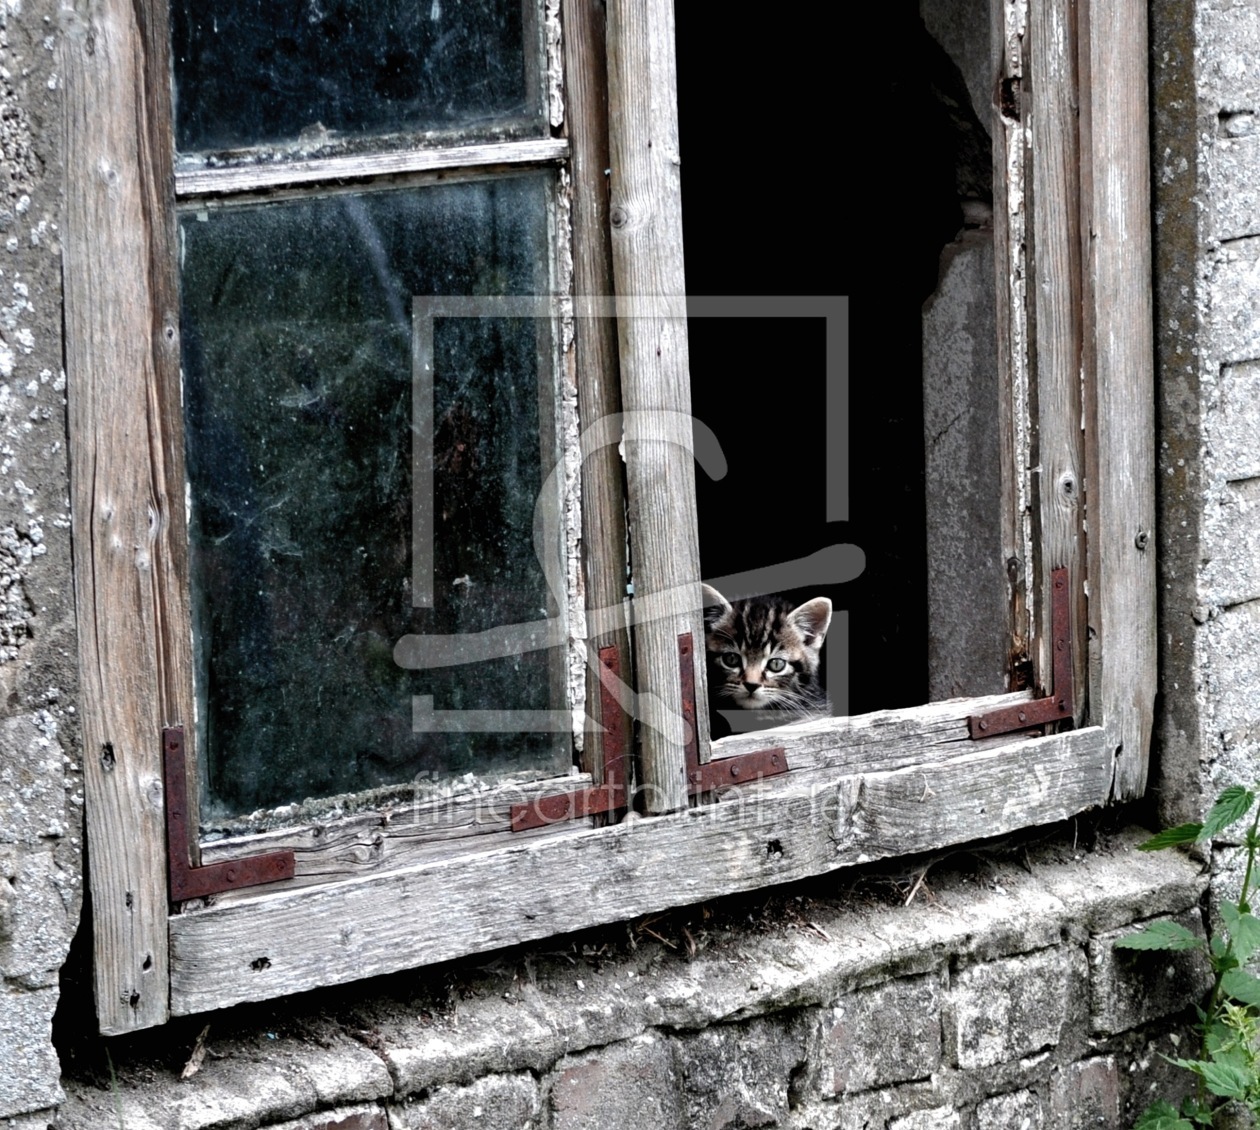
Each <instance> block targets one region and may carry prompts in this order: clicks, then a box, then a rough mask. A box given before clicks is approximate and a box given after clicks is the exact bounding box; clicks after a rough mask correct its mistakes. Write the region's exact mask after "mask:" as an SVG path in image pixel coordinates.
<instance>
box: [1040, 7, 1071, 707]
mask: <svg viewBox="0 0 1260 1130" xmlns="http://www.w3.org/2000/svg"><path fill="white" fill-rule="evenodd" d="M1028 11H1029V19H1028V22H1029V27H1028V48H1029V70H1030V72H1031V73H1030V80H1031V83H1032V102H1033V105H1032V115H1031V118H1032V120H1031V123H1030V126H1031V132H1032V178H1033V192H1032V237H1033V238H1032V262H1031V276H1032V285H1031V287H1030V294H1031V300H1032V306H1033V309H1032V315H1033V319H1034V332H1033V346H1032V354H1031V356H1032V363H1033V379H1034V381H1035V383H1036V440H1035V443H1036V460H1035V463H1033V464H1030V465H1033V466H1036V467H1038V468H1039V474H1038V476H1037V478H1036V479H1035V481H1034V499H1035V505H1036V506H1037V511H1038V514H1037V521H1038V525H1039V533H1040V537H1039V554H1038V558H1039V560H1038V567H1037V571H1036V576H1035V584H1036V592H1037V598H1036V601H1035V604H1034V612H1035V615H1036V617H1037V619H1036V628H1035V631H1036V639H1035V640H1034V656H1035V666H1036V674H1037V680H1038V683H1039V684H1040V685H1041V686H1043V687H1048V686H1049V685H1050V682H1051V667H1052V661H1051V631H1050V573H1051V570H1052V569H1057V568H1060V567H1066V568H1067V569H1068V570H1069V585H1068V591H1069V592H1070V593H1071V594H1072V635H1073V639H1074V640H1076V641H1078V646H1077V647H1076V648H1075V650H1074V653H1073V664H1072V667H1073V675H1074V681H1075V684H1076V686H1077V687H1079V688H1081V689H1082V690H1083V689H1084V686H1085V648H1084V647H1083V646H1079V641H1083V640H1084V639H1085V584H1084V582H1085V556H1084V546H1083V533H1084V523H1083V516H1084V491H1085V482H1084V480H1085V453H1084V437H1083V436H1082V434H1081V357H1082V349H1083V338H1082V334H1083V327H1082V320H1081V285H1082V280H1081V238H1080V221H1081V217H1080V205H1079V201H1080V152H1079V136H1078V130H1077V88H1078V82H1077V58H1076V51H1077V27H1076V6H1075V4H1074V3H1073V2H1072V0H1030V2H1029V10H1028ZM1055 689H1056V690H1059V689H1061V688H1055ZM1083 698H1084V696H1083V695H1079V694H1078V695H1077V698H1076V701H1077V703H1078V711H1077V717H1078V720H1079V716H1080V707H1081V706H1083Z"/></svg>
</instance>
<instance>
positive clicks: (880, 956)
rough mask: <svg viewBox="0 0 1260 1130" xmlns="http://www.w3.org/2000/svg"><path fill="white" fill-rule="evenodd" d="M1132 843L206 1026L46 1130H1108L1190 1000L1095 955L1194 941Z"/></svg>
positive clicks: (1059, 844) (1157, 1077)
mask: <svg viewBox="0 0 1260 1130" xmlns="http://www.w3.org/2000/svg"><path fill="white" fill-rule="evenodd" d="M1143 835H1144V833H1142V832H1139V831H1133V832H1129V833H1125V834H1123V835H1120V836H1118V837H1115V838H1109V839H1105V840H1103V841H1101V842H1100V844H1099V846H1098V848H1097V849H1096V850H1094V851H1092V852H1089V853H1086V852H1083V851H1072V850H1071V848H1070V840H1069V839H1066V838H1065V839H1063V840H1062V841H1053V842H1051V843H1049V844H1047V845H1043V846H1042V847H1040V848H1038V849H1035V850H1032V851H1031V852H1029V853H1028V854H1027V855H1020V856H1019V857H1018V859H1017V858H1016V857H1015V856H1002V855H987V856H982V857H981V858H983V859H984V860H985V863H984V867H983V869H982V871H981V872H980V873H979V874H980V875H982V876H983V877H978V873H977V872H976V871H974V870H970V869H960V870H955V871H951V870H950V869H949V867H948V864H944V863H943V864H941V865H939V866H938V867H937V868H934V869H933V870H932V871H931V872H930V873H929V878H928V881H927V883H926V885H925V890H923V891H921V892H920V895H919V896H918V897H916V900H915V902H914V903H913V904H912V905H910V906H904V905H902V897H901V896H897V897H895V898H887V897H883V898H872V897H871V895H870V894H863V895H854V894H852V893H850V894H849V895H847V896H845V897H837V896H835V895H834V894H833V895H831V896H827V895H825V894H824V893H823V892H824V891H825V890H826V887H827V885H826V884H823V883H817V884H807V885H805V886H803V887H802V888H800V893H799V894H796V895H793V894H792V893H790V892H789V893H783V894H780V895H778V896H775V897H776V898H777V899H778V900H779V902H778V903H775V904H774V905H772V906H771V907H770V908H768V909H767V910H765V911H764V912H762V917H761V918H760V919H759V920H756V921H754V922H753V923H752V926H753V927H754V928H752V929H748V930H744V931H738V930H732V929H730V928H729V926H728V925H727V924H720V925H719V926H715V927H713V928H712V929H711V930H708V931H706V930H704V929H702V928H701V927H699V926H694V924H693V929H694V933H695V936H696V938H697V939H698V943H699V948H698V951H697V952H696V953H695V955H694V956H693V957H691V958H690V959H688V958H687V957H686V956H683V955H682V954H680V953H679V952H676V951H673V950H671V949H669V948H668V947H667V946H665V945H662V944H661V943H660V942H658V941H655V940H653V939H651V937H650V935H647V934H643V935H641V936H640V940H639V941H638V942H637V943H636V944H630V943H629V942H628V940H627V936H626V934H625V931H624V928H622V929H621V931H620V933H619V932H618V931H615V930H610V931H605V932H595V934H593V935H591V936H589V937H584V940H582V941H580V942H577V943H572V944H571V945H570V947H569V948H568V949H566V950H561V951H559V952H557V951H556V950H555V949H554V948H553V949H552V951H551V952H547V951H545V950H530V951H517V952H515V953H512V954H509V955H506V956H504V957H502V958H500V959H497V960H495V961H493V962H492V963H491V965H490V966H489V967H481V968H478V967H477V966H476V965H475V964H473V963H461V964H459V965H456V966H451V967H444V968H443V969H442V970H440V971H437V972H436V974H435V977H436V979H437V980H438V981H439V982H444V983H445V984H447V985H448V986H449V991H448V993H447V995H446V996H445V997H444V998H443V999H433V998H426V1000H427V1003H426V1004H425V1005H423V1006H421V1005H420V1004H418V1003H417V1000H416V999H415V998H414V997H413V996H409V995H408V993H407V992H404V991H403V990H401V989H399V988H398V983H397V982H391V984H393V985H394V986H395V989H394V992H393V994H391V993H390V992H388V991H385V990H380V991H379V992H378V994H377V995H375V996H371V995H364V996H363V998H362V1000H360V1001H357V1002H356V1004H355V1005H354V1007H353V1008H352V1009H350V1010H349V1011H350V1015H349V1016H347V1015H346V1013H347V1007H346V1005H345V1003H344V1001H343V1002H342V1003H341V1004H339V1005H338V1006H337V1007H331V1006H326V1005H324V1004H321V1003H319V1002H318V1001H317V1002H316V1003H313V1004H306V1005H303V1004H302V1003H301V1002H291V1004H289V1005H286V1006H285V1008H284V1010H283V1013H282V1015H283V1018H284V1025H283V1030H282V1031H274V1030H271V1029H269V1028H267V1027H266V1025H265V1023H264V1024H262V1025H261V1026H255V1027H252V1028H246V1029H244V1030H242V1029H241V1028H240V1027H239V1026H236V1027H235V1028H226V1030H225V1031H224V1032H223V1033H222V1034H216V1026H217V1022H216V1021H215V1020H214V1018H210V1020H211V1034H210V1036H209V1038H208V1041H207V1054H206V1057H205V1059H204V1061H203V1063H202V1066H201V1068H200V1070H199V1071H198V1072H197V1073H196V1075H194V1076H193V1077H192V1078H190V1079H187V1080H181V1079H180V1078H179V1074H180V1068H181V1067H182V1064H183V1062H184V1060H185V1059H186V1057H187V1053H188V1050H189V1049H190V1047H191V1044H192V1042H193V1039H194V1037H195V1035H196V1034H197V1031H198V1030H199V1024H192V1025H183V1026H180V1025H175V1026H173V1028H172V1030H171V1032H170V1033H167V1034H164V1035H163V1037H162V1040H163V1043H164V1044H165V1045H166V1046H167V1048H168V1049H169V1047H170V1042H171V1040H172V1039H174V1041H175V1043H176V1045H177V1046H176V1047H175V1048H174V1049H173V1050H168V1051H167V1053H166V1054H165V1055H164V1056H157V1055H155V1053H154V1050H153V1045H152V1044H151V1043H150V1044H149V1045H144V1046H138V1047H136V1048H135V1049H133V1050H132V1052H131V1059H130V1061H126V1062H124V1061H118V1062H116V1064H115V1068H116V1071H115V1075H114V1076H112V1077H111V1076H109V1075H108V1074H107V1073H104V1072H102V1071H100V1070H97V1071H96V1073H95V1075H93V1074H92V1073H91V1072H86V1073H80V1075H79V1076H77V1077H74V1078H70V1079H68V1080H67V1081H66V1088H67V1091H68V1098H67V1100H66V1102H65V1103H64V1104H63V1106H62V1107H61V1109H60V1112H59V1121H58V1123H57V1125H58V1127H59V1130H95V1128H97V1127H104V1126H107V1125H110V1123H109V1122H108V1121H107V1120H108V1119H109V1118H110V1117H111V1115H116V1111H117V1110H118V1109H121V1110H122V1112H123V1115H124V1118H125V1124H126V1126H127V1127H128V1128H132V1130H245V1128H246V1127H250V1128H253V1127H256V1126H264V1127H285V1128H286V1130H299V1128H300V1130H323V1128H324V1126H325V1125H328V1126H333V1127H335V1126H339V1123H338V1119H341V1120H347V1119H351V1118H353V1119H358V1120H359V1121H360V1122H363V1121H364V1120H365V1119H370V1118H373V1117H379V1118H381V1119H386V1120H387V1123H382V1125H385V1124H387V1125H388V1126H389V1127H390V1130H421V1128H424V1130H429V1128H430V1127H432V1128H438V1127H441V1128H443V1130H499V1128H500V1127H502V1128H504V1130H507V1128H517V1127H530V1128H532V1130H623V1128H624V1130H630V1128H635V1130H642V1128H645V1127H651V1128H652V1130H689V1128H691V1127H705V1128H711V1130H738V1128H748V1127H783V1128H793V1130H821V1128H824V1127H829V1128H847V1127H853V1128H855V1130H856V1128H867V1130H897V1128H903V1130H904V1128H914V1127H931V1128H933V1130H937V1128H940V1127H951V1126H952V1127H957V1128H958V1130H986V1128H997V1127H1002V1128H1003V1130H1014V1128H1019V1127H1022V1126H1025V1125H1026V1126H1028V1127H1053V1128H1062V1130H1067V1128H1072V1127H1077V1126H1080V1127H1085V1126H1089V1127H1091V1128H1093V1127H1100V1126H1101V1127H1111V1128H1113V1130H1114V1128H1119V1127H1123V1126H1127V1125H1128V1124H1129V1122H1130V1121H1131V1120H1132V1118H1133V1117H1134V1116H1135V1114H1136V1113H1137V1112H1138V1111H1140V1110H1141V1109H1143V1108H1144V1107H1145V1106H1146V1105H1147V1104H1148V1103H1149V1101H1150V1099H1151V1098H1152V1097H1154V1096H1155V1095H1156V1094H1171V1095H1174V1096H1175V1095H1177V1094H1178V1093H1179V1092H1178V1087H1184V1080H1182V1081H1179V1080H1178V1079H1177V1078H1176V1074H1177V1073H1176V1072H1174V1071H1173V1070H1172V1069H1170V1068H1169V1067H1168V1065H1167V1063H1166V1062H1165V1061H1164V1059H1163V1058H1162V1057H1161V1055H1160V1054H1159V1053H1160V1052H1163V1053H1166V1054H1171V1053H1173V1052H1174V1051H1175V1049H1176V1044H1175V1043H1174V1040H1182V1039H1189V1031H1188V1024H1189V1020H1190V1014H1189V1012H1188V1006H1189V1005H1191V1004H1192V1003H1193V1002H1195V1001H1196V1000H1198V999H1200V997H1201V995H1202V993H1203V991H1204V990H1205V988H1206V986H1207V984H1208V981H1207V974H1206V971H1205V969H1204V966H1203V963H1202V961H1201V960H1195V958H1194V956H1193V955H1178V956H1177V959H1176V960H1175V961H1169V959H1168V955H1165V954H1142V953H1114V952H1113V951H1112V948H1111V945H1112V942H1113V941H1114V939H1115V938H1116V937H1118V936H1120V935H1121V934H1123V933H1125V932H1127V931H1128V930H1129V929H1130V928H1131V926H1132V923H1134V922H1135V921H1141V920H1144V919H1147V918H1151V917H1173V918H1176V919H1177V920H1178V921H1182V922H1186V923H1188V924H1191V925H1192V926H1193V927H1194V928H1197V929H1202V922H1201V914H1200V911H1199V909H1198V908H1199V901H1200V898H1201V896H1202V893H1203V890H1204V888H1205V885H1206V882H1207V880H1206V877H1205V876H1204V875H1202V874H1201V873H1200V868H1199V866H1198V865H1197V864H1195V863H1194V862H1192V861H1190V860H1188V859H1186V858H1184V857H1182V856H1179V855H1169V856H1155V857H1152V856H1150V855H1147V854H1145V853H1142V852H1138V851H1137V850H1136V848H1135V843H1136V842H1137V841H1138V839H1139V838H1140V837H1141V836H1143ZM868 882H873V879H869V878H868ZM830 885H831V887H834V885H835V884H834V880H832V881H830ZM883 890H884V891H886V892H888V891H891V890H892V888H891V886H889V885H885V886H884V887H883ZM657 926H659V928H660V929H661V930H665V931H666V932H668V931H669V929H670V927H669V926H668V925H663V924H660V923H658V924H657ZM658 932H659V930H658ZM679 936H681V932H680V934H679ZM667 941H668V938H667ZM427 976H428V975H426V974H424V973H421V974H417V975H416V976H415V978H413V979H410V980H409V981H408V982H407V983H408V984H410V985H412V990H410V991H411V992H414V988H415V986H416V985H418V984H426V985H428V983H427V981H426V977H427ZM428 989H429V990H432V989H433V986H432V985H428ZM400 994H401V995H400ZM228 1023H229V1024H230V1023H231V1021H230V1020H229V1021H228ZM155 1039H156V1038H155ZM180 1041H183V1044H182V1046H180ZM159 1061H160V1062H159ZM320 1119H323V1120H324V1121H322V1122H321V1121H320ZM364 1124H365V1125H367V1126H374V1124H373V1123H372V1122H371V1121H367V1122H365V1123H364ZM351 1125H352V1126H354V1127H355V1130H358V1128H357V1125H356V1124H354V1123H351Z"/></svg>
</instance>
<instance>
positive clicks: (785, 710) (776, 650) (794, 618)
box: [703, 585, 831, 737]
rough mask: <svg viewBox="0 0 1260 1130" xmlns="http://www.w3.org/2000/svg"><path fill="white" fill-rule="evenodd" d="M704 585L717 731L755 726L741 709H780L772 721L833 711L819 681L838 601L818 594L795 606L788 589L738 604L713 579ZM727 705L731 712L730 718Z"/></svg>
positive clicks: (769, 721)
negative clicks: (821, 656)
mask: <svg viewBox="0 0 1260 1130" xmlns="http://www.w3.org/2000/svg"><path fill="white" fill-rule="evenodd" d="M703 588H704V641H705V646H706V649H707V653H708V671H709V720H710V728H711V729H712V731H713V736H714V737H724V736H725V735H726V734H728V733H730V732H732V730H733V729H734V730H744V729H747V728H755V727H752V726H746V725H745V724H744V720H743V719H741V718H740V717H739V716H738V715H735V714H734V711H735V710H757V711H763V710H764V711H773V712H774V715H773V716H771V717H769V718H764V717H763V719H762V721H763V722H764V724H766V725H781V724H782V723H784V722H789V721H801V720H803V719H806V718H818V717H825V716H827V715H829V714H830V713H831V702H830V700H829V699H828V698H827V693H826V691H824V690H823V688H822V684H821V683H820V682H819V681H818V653H819V651H821V649H822V645H823V640H824V638H825V637H826V635H827V628H828V627H829V626H830V625H831V601H830V600H828V599H827V598H826V597H825V596H818V597H815V598H814V599H813V600H807V601H806V602H805V603H804V604H802V605H800V606H799V607H795V608H794V607H793V606H792V602H791V601H790V600H787V599H786V598H785V597H782V596H754V597H749V598H748V599H746V600H737V601H735V602H734V603H732V602H731V601H729V600H727V599H726V597H724V596H723V595H722V594H721V593H720V592H718V591H717V589H715V588H714V587H713V586H712V585H704V586H703ZM720 711H721V712H726V713H727V715H728V716H727V717H725V718H723V717H722V714H720V713H719V712H720ZM751 720H752V719H751V718H750V719H748V721H751Z"/></svg>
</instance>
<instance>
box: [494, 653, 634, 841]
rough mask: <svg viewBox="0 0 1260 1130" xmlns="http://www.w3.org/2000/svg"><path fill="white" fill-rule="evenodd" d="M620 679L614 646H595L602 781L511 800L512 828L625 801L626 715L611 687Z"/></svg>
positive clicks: (607, 809) (594, 811)
mask: <svg viewBox="0 0 1260 1130" xmlns="http://www.w3.org/2000/svg"><path fill="white" fill-rule="evenodd" d="M620 681H621V660H620V658H619V656H618V653H617V649H616V648H615V647H601V648H600V649H599V722H600V725H601V726H602V727H603V730H604V741H603V749H604V783H603V784H602V785H592V786H590V787H589V788H585V789H578V790H576V791H575V792H571V793H552V794H551V795H550V796H542V797H538V798H536V799H535V800H532V801H530V802H529V803H528V804H514V805H512V808H511V810H510V812H509V814H508V816H509V820H510V821H511V826H512V831H513V832H523V831H524V830H525V829H526V828H541V827H543V826H544V825H546V824H555V823H557V822H558V821H561V820H576V819H578V818H579V817H582V816H595V815H597V814H600V813H605V812H616V811H617V810H618V809H620V808H625V807H626V805H627V803H628V802H627V799H626V791H627V790H626V779H627V777H628V775H629V774H628V766H627V764H626V759H627V758H628V757H629V750H630V719H629V718H627V717H626V712H625V711H624V710H622V709H621V704H620V703H619V702H618V701H617V696H616V694H614V693H613V688H614V687H615V686H616V684H617V683H619V682H620Z"/></svg>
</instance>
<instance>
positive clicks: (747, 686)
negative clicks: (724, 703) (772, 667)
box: [744, 679, 761, 694]
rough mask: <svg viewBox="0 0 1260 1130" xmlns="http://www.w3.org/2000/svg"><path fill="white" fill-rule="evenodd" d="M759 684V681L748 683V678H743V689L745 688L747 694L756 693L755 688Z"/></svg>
mask: <svg viewBox="0 0 1260 1130" xmlns="http://www.w3.org/2000/svg"><path fill="white" fill-rule="evenodd" d="M759 686H761V684H760V683H750V682H748V680H747V679H745V680H744V689H745V690H746V691H747V692H748V693H749V694H756V693H757V688H758V687H759Z"/></svg>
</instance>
